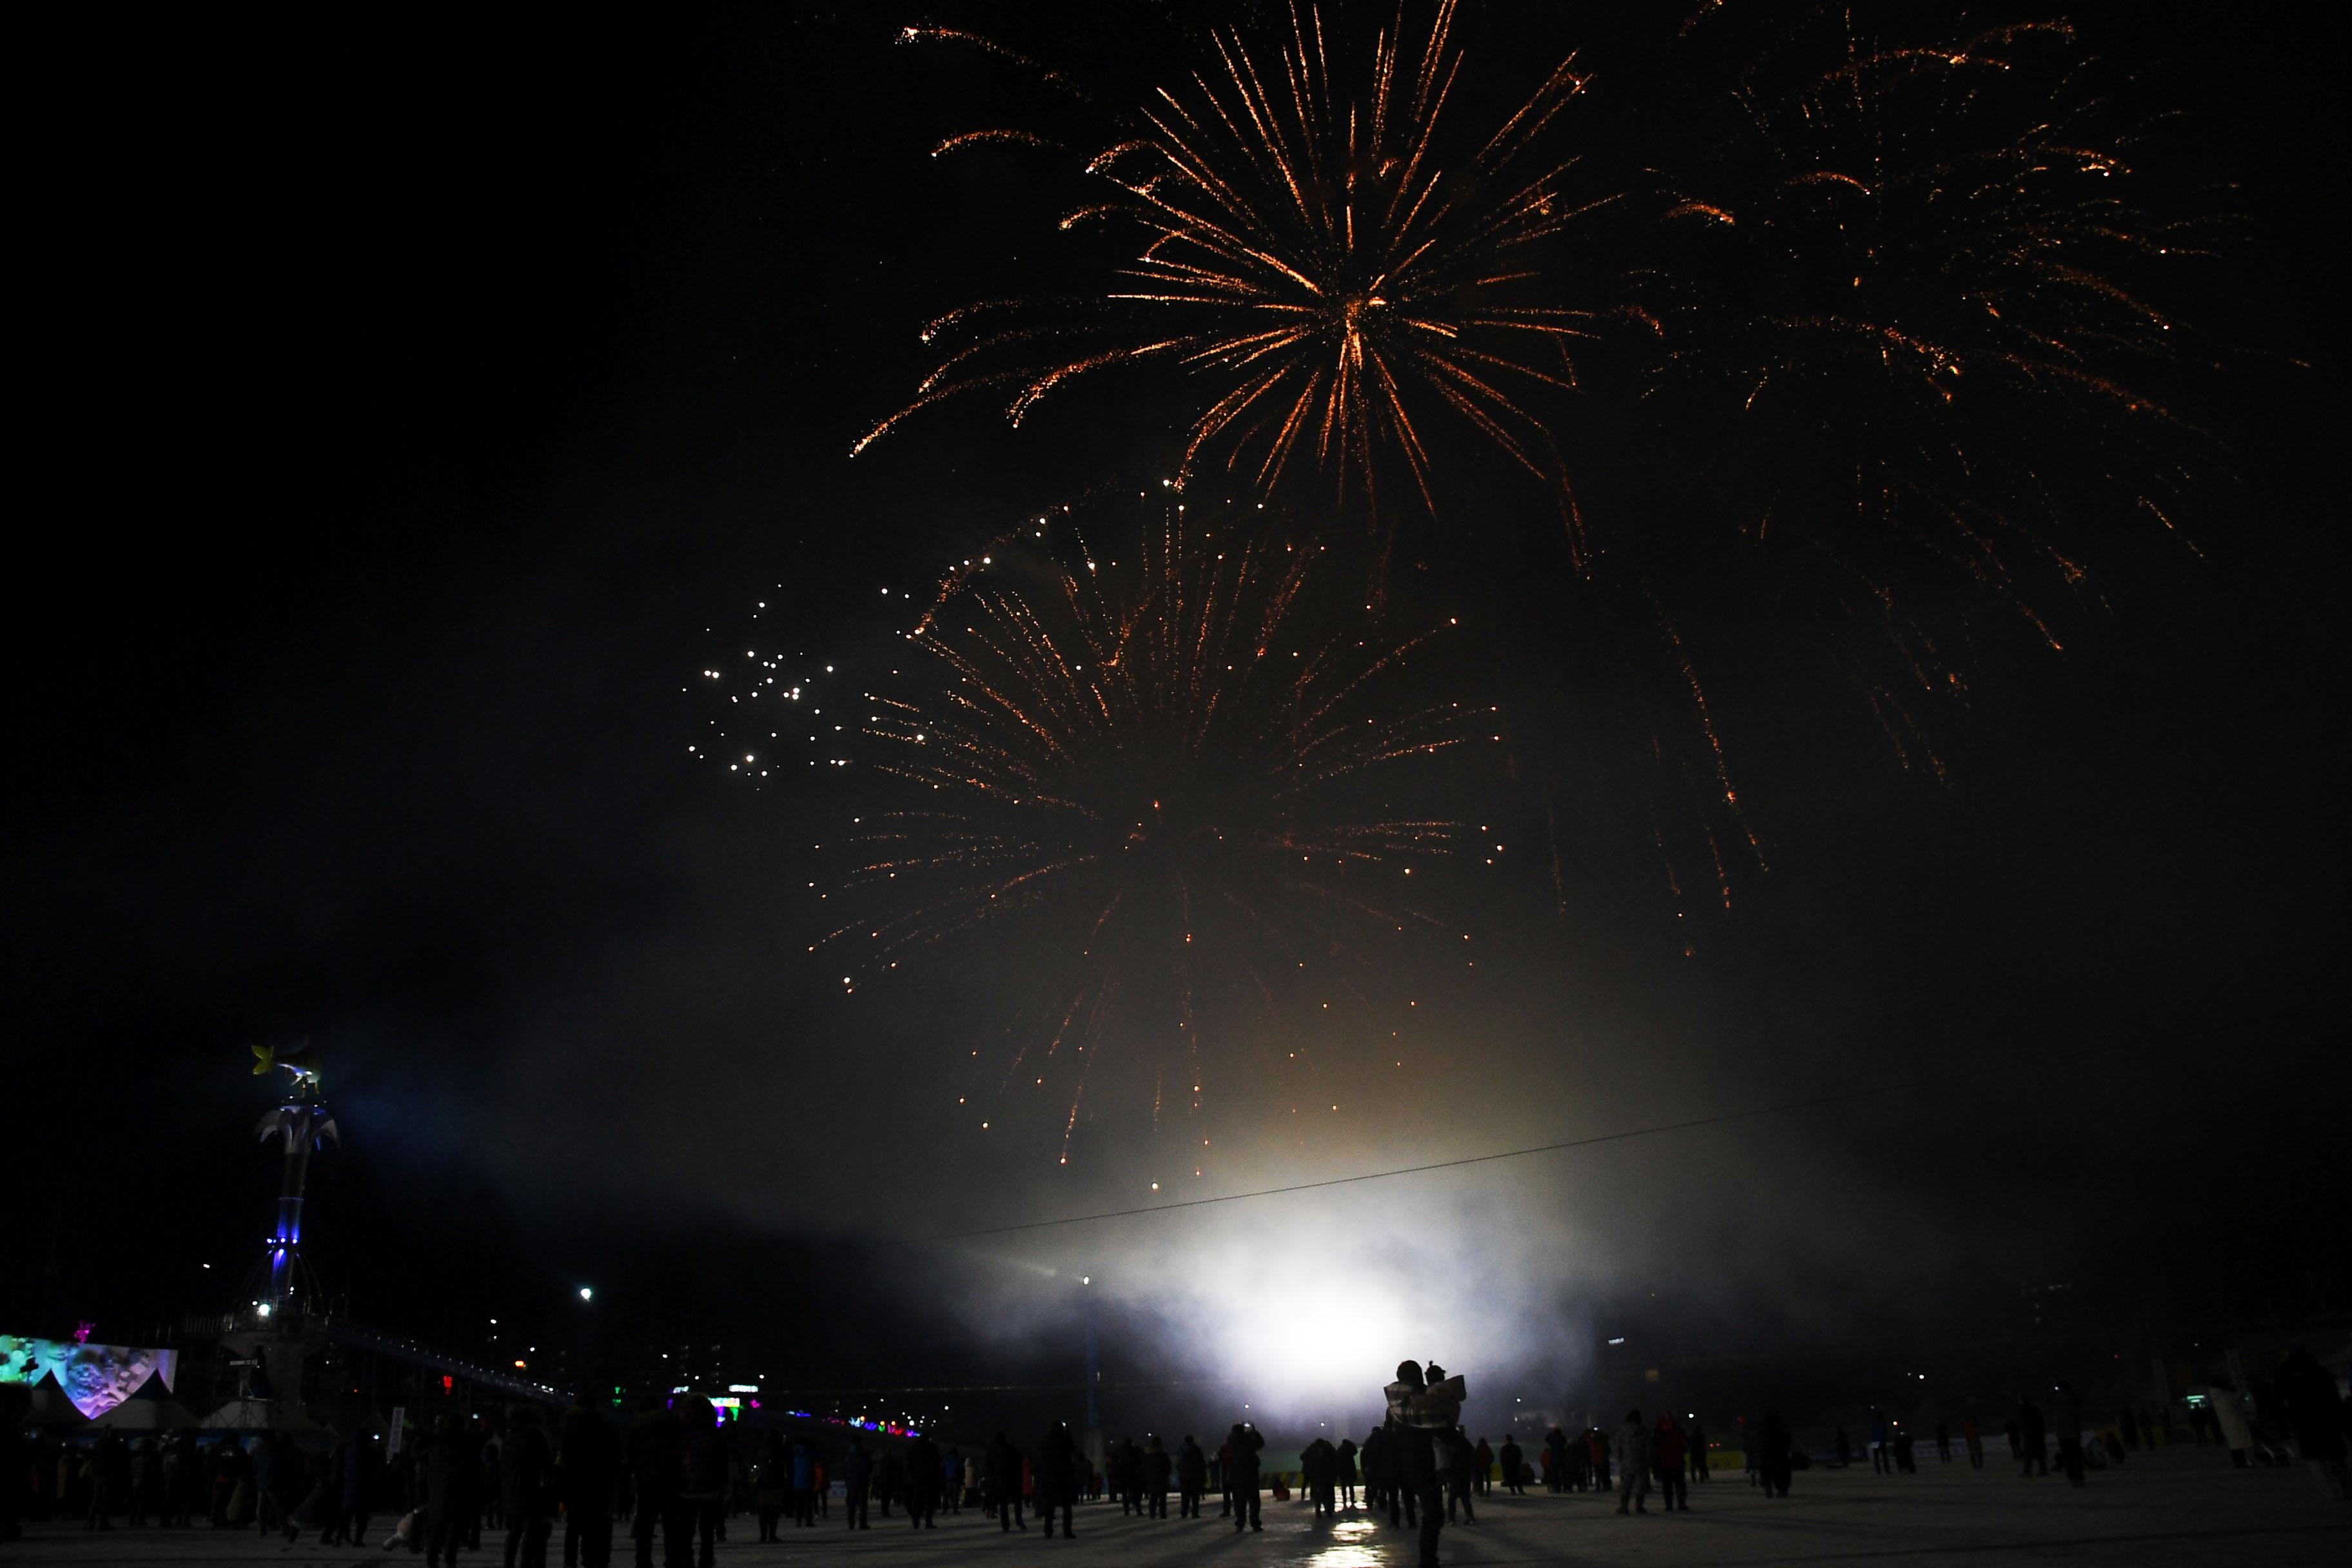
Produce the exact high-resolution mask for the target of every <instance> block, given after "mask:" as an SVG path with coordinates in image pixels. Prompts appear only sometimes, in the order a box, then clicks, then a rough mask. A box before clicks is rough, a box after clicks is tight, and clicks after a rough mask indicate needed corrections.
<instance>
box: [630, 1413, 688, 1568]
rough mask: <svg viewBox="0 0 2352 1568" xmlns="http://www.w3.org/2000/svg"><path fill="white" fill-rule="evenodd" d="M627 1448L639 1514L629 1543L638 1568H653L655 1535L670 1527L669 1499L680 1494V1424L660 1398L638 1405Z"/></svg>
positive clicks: (632, 1525)
mask: <svg viewBox="0 0 2352 1568" xmlns="http://www.w3.org/2000/svg"><path fill="white" fill-rule="evenodd" d="M624 1447H625V1452H626V1454H627V1458H628V1464H629V1483H630V1487H631V1489H632V1491H633V1493H634V1495H635V1499H636V1510H637V1511H636V1517H635V1518H634V1519H633V1520H631V1521H630V1522H629V1539H630V1541H631V1542H633V1543H634V1544H635V1547H636V1568H654V1531H656V1530H661V1529H666V1528H667V1524H668V1521H669V1505H670V1499H671V1497H672V1496H673V1495H674V1494H675V1493H676V1492H677V1422H676V1421H674V1420H673V1419H672V1418H671V1416H670V1413H669V1411H668V1410H667V1409H666V1408H664V1406H663V1405H662V1402H661V1401H660V1399H659V1398H657V1397H656V1396H654V1395H652V1394H648V1395H646V1397H645V1398H644V1399H641V1400H639V1401H638V1402H637V1413H636V1415H634V1416H632V1417H630V1419H629V1433H628V1437H627V1440H626V1442H625V1445H624ZM664 1555H665V1556H668V1555H672V1553H669V1552H665V1553H664Z"/></svg>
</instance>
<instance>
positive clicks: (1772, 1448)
mask: <svg viewBox="0 0 2352 1568" xmlns="http://www.w3.org/2000/svg"><path fill="white" fill-rule="evenodd" d="M1756 1441H1757V1444H1758V1446H1759V1452H1758V1454H1757V1456H1756V1470H1757V1475H1758V1477H1759V1479H1760V1480H1761V1481H1762V1482H1763V1486H1764V1495H1765V1496H1766V1497H1787V1496H1788V1495H1789V1478H1790V1475H1791V1473H1792V1470H1793V1467H1792V1466H1791V1465H1790V1449H1791V1448H1792V1447H1794V1446H1795V1445H1794V1442H1793V1440H1792V1439H1791V1438H1790V1436H1789V1424H1788V1423H1787V1422H1785V1421H1783V1420H1781V1419H1780V1411H1779V1410H1777V1409H1768V1410H1766V1411H1765V1412H1764V1419H1763V1420H1762V1421H1761V1422H1760V1423H1759V1424H1758V1426H1757V1432H1756Z"/></svg>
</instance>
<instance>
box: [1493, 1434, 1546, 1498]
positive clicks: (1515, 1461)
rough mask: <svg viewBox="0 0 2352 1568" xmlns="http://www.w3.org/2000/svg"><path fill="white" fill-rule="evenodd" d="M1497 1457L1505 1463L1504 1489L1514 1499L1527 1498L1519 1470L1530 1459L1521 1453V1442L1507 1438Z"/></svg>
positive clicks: (1510, 1437) (1526, 1490) (1513, 1438)
mask: <svg viewBox="0 0 2352 1568" xmlns="http://www.w3.org/2000/svg"><path fill="white" fill-rule="evenodd" d="M1555 1430H1556V1428H1555ZM1497 1457H1498V1458H1501V1460H1502V1461H1503V1489H1504V1490H1505V1491H1507V1492H1508V1493H1510V1494H1511V1495H1512V1496H1513V1497H1525V1496H1527V1495H1528V1489H1527V1485H1526V1483H1525V1482H1523V1481H1522V1480H1521V1479H1519V1468H1520V1467H1521V1466H1523V1465H1525V1464H1526V1463H1527V1462H1528V1457H1527V1456H1526V1455H1525V1454H1523V1453H1521V1452H1520V1451H1519V1440H1518V1439H1517V1437H1514V1436H1505V1437H1504V1438H1503V1451H1502V1453H1501V1454H1500V1455H1499V1456H1497Z"/></svg>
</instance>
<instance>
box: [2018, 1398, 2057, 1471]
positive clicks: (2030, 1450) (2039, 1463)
mask: <svg viewBox="0 0 2352 1568" xmlns="http://www.w3.org/2000/svg"><path fill="white" fill-rule="evenodd" d="M2017 1443H2018V1456H2019V1463H2018V1468H2017V1473H2018V1474H2019V1475H2021V1476H2031V1475H2035V1474H2040V1475H2044V1476H2046V1475H2048V1474H2049V1473H2050V1445H2049V1431H2048V1424H2047V1422H2046V1421H2045V1419H2044V1418H2043V1416H2042V1406H2040V1405H2036V1404H2034V1403H2033V1399H2032V1395H2030V1394H2029V1395H2028V1396H2027V1397H2025V1398H2024V1399H2021V1400H2020V1401H2018V1405H2017Z"/></svg>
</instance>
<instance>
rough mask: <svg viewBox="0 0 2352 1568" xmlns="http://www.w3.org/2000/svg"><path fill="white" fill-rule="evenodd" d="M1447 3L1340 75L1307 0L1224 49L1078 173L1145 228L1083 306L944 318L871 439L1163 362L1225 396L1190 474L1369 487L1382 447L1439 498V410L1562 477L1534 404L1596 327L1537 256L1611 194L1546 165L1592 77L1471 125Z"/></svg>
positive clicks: (1426, 495)
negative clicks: (982, 393)
mask: <svg viewBox="0 0 2352 1568" xmlns="http://www.w3.org/2000/svg"><path fill="white" fill-rule="evenodd" d="M1453 26H1454V0H1442V3H1441V4H1440V5H1438V7H1437V9H1436V13H1435V15H1434V16H1433V19H1432V21H1431V23H1430V26H1429V27H1428V29H1427V30H1426V32H1425V33H1423V34H1422V35H1420V36H1419V37H1418V39H1417V41H1409V40H1408V38H1407V37H1406V29H1405V24H1404V20H1403V17H1402V12H1400V14H1399V16H1398V19H1397V21H1396V23H1395V25H1394V26H1391V27H1389V28H1386V29H1384V30H1382V31H1381V33H1380V34H1379V35H1378V36H1377V37H1376V38H1374V39H1373V40H1372V41H1371V44H1370V48H1369V49H1368V50H1365V51H1363V52H1362V53H1361V55H1360V58H1355V59H1353V60H1352V61H1349V60H1346V59H1344V58H1343V62H1342V67H1341V68H1340V69H1339V71H1337V72H1335V70H1334V68H1333V65H1332V56H1333V54H1334V53H1335V52H1338V53H1343V54H1344V51H1342V50H1335V49H1334V48H1333V47H1329V46H1328V45H1327V41H1326V38H1325V34H1324V26H1323V18H1322V16H1321V14H1320V12H1319V11H1318V10H1316V9H1313V8H1309V9H1307V11H1305V12H1304V13H1301V12H1299V11H1297V10H1295V9H1294V10H1293V11H1292V13H1291V15H1290V27H1289V32H1288V37H1287V38H1286V41H1285V42H1284V43H1282V44H1281V45H1280V47H1277V48H1276V49H1273V50H1271V51H1268V50H1266V49H1265V48H1263V47H1253V46H1252V45H1251V44H1250V42H1248V41H1247V40H1246V39H1244V37H1241V36H1239V35H1237V34H1223V35H1219V36H1217V37H1216V53H1217V58H1216V63H1215V65H1214V67H1213V68H1210V69H1207V70H1203V71H1200V72H1196V73H1194V75H1193V76H1192V79H1191V81H1190V83H1189V85H1188V86H1186V87H1184V88H1181V89H1161V90H1160V92H1159V94H1158V95H1157V97H1156V98H1155V99H1154V100H1152V101H1151V102H1150V103H1149V104H1148V105H1147V106H1146V107H1145V108H1144V109H1143V110H1141V111H1140V113H1139V115H1138V117H1137V120H1136V122H1135V123H1134V124H1133V125H1132V126H1131V127H1129V134H1126V135H1124V136H1123V137H1121V138H1120V139H1119V140H1118V141H1117V142H1115V143H1114V144H1113V145H1111V146H1109V147H1108V149H1107V150H1105V151H1103V152H1101V153H1097V155H1096V156H1095V157H1094V158H1093V160H1092V161H1091V162H1090V163H1088V164H1087V173H1088V174H1091V175H1094V176H1096V177H1097V178H1099V179H1100V180H1102V181H1104V182H1106V183H1107V184H1108V187H1109V189H1108V192H1107V193H1106V196H1105V199H1103V200H1100V201H1097V202H1092V203H1089V204H1088V205H1085V206H1083V207H1082V208H1080V209H1079V210H1078V211H1076V212H1075V213H1073V214H1072V215H1070V216H1069V217H1067V218H1066V219H1065V220H1064V226H1065V227H1068V226H1072V225H1073V224H1076V223H1078V222H1081V221H1087V220H1091V219H1097V218H1124V219H1127V220H1129V221H1131V222H1132V223H1134V224H1135V225H1136V226H1139V229H1140V231H1141V235H1140V243H1139V247H1138V248H1137V249H1136V250H1135V251H1134V253H1133V254H1132V256H1131V258H1129V261H1128V262H1127V264H1126V265H1125V266H1124V267H1123V268H1121V271H1120V280H1119V282H1118V284H1116V285H1114V286H1113V287H1112V288H1111V289H1108V290H1107V292H1106V294H1105V296H1104V297H1103V298H1101V299H1099V300H1095V301H1092V302H1091V308H1090V309H1087V310H1084V311H1080V312H1076V313H1073V312H1072V311H1071V310H1068V309H1066V308H1056V309H1055V310H1053V311H1051V312H1047V311H1044V310H1031V309H1028V308H1026V307H1023V306H1017V305H1016V306H1013V307H1011V308H1010V309H1009V310H1007V309H1006V308H1005V307H996V308H990V307H979V308H972V309H968V310H960V311H957V312H955V313H954V314H952V315H950V316H949V317H945V318H942V319H941V320H940V321H937V322H934V323H932V326H931V327H930V329H929V330H928V331H926V332H925V334H924V336H925V341H926V342H940V344H942V346H944V347H946V348H947V349H949V351H950V352H949V353H948V357H947V358H946V359H945V361H944V362H943V363H941V364H940V367H939V369H938V370H937V371H936V372H934V374H932V376H931V377H930V379H929V380H928V381H926V382H925V383H924V384H923V385H922V386H921V387H920V388H919V393H918V396H917V398H916V400H915V401H914V402H913V403H912V404H910V405H908V407H906V408H904V409H901V410H900V411H898V413H897V414H894V415H892V416H890V417H889V418H887V419H885V420H883V421H882V422H881V423H880V424H879V425H877V426H875V427H874V428H873V429H872V430H871V431H869V432H868V433H867V434H866V437H864V439H862V440H861V441H859V442H858V443H857V448H856V449H858V450H863V449H864V448H865V447H866V446H867V445H868V444H870V443H871V442H873V441H874V440H876V439H877V438H878V437H881V436H882V435H883V434H885V433H886V432H887V431H888V430H890V429H891V428H892V427H893V426H896V425H897V424H898V422H899V421H900V420H902V419H904V418H905V417H907V416H908V415H909V414H911V413H913V412H914V411H915V410H917V409H919V408H922V407H925V406H928V405H930V404H933V403H937V402H940V401H942V400H944V399H946V398H950V397H952V396H955V395H959V394H961V393H964V392H968V391H972V390H976V389H981V388H1000V389H1006V390H1010V391H1011V392H1012V398H1011V401H1010V403H1009V405H1007V408H1006V414H1007V416H1008V417H1009V418H1010V419H1012V421H1013V423H1015V424H1016V425H1017V424H1018V423H1020V421H1021V420H1022V418H1023V417H1024V416H1025V415H1026V414H1027V413H1028V412H1029V411H1030V410H1031V409H1032V408H1034V406H1035V405H1037V404H1038V403H1039V401H1040V400H1042V399H1044V398H1045V397H1046V396H1048V395H1051V394H1053V393H1055V392H1056V391H1058V390H1060V389H1062V388H1064V387H1066V386H1067V385H1069V384H1071V383H1072V382H1073V381H1075V380H1076V379H1077V378H1079V377H1081V376H1083V375H1086V374H1089V373H1092V372H1096V371H1100V370H1105V369H1109V368H1112V367H1115V366H1121V365H1130V364H1138V363H1165V364H1171V365H1175V366H1178V367H1181V369H1182V370H1183V371H1185V372H1187V373H1189V374H1190V375H1191V376H1192V377H1193V378H1196V379H1197V380H1199V381H1200V382H1201V383H1202V384H1204V385H1206V386H1207V387H1208V388H1209V389H1210V390H1209V392H1208V393H1207V395H1205V397H1204V400H1203V404H1202V405H1200V406H1198V407H1197V410H1196V412H1195V413H1194V414H1193V415H1192V420H1191V428H1190V431H1189V434H1188V438H1187V441H1186V445H1185V449H1184V470H1185V472H1186V474H1187V475H1189V474H1190V473H1191V472H1192V470H1193V469H1194V468H1195V467H1196V466H1197V465H1198V464H1199V463H1200V462H1202V460H1203V458H1205V457H1206V455H1207V454H1209V453H1210V452H1211V451H1213V450H1217V451H1222V452H1223V460H1224V463H1225V465H1226V466H1227V467H1228V468H1232V469H1234V470H1236V471H1238V472H1240V473H1242V474H1244V475H1245V476H1246V477H1247V478H1248V479H1250V480H1251V481H1252V482H1254V483H1255V485H1257V486H1258V487H1259V488H1260V489H1267V488H1270V487H1272V486H1273V485H1274V484H1275V483H1276V480H1278V479H1280V478H1281V477H1282V476H1283V474H1284V473H1285V472H1286V469H1288V468H1289V467H1290V466H1291V464H1292V463H1293V462H1294V460H1296V459H1298V458H1301V456H1302V455H1309V456H1311V458H1312V459H1313V461H1314V463H1315V464H1316V466H1317V467H1318V468H1321V469H1324V470H1326V471H1328V472H1329V473H1331V474H1332V475H1333V476H1334V477H1335V478H1336V480H1337V483H1338V485H1339V490H1340V493H1341V494H1342V495H1343V496H1344V495H1345V494H1347V493H1348V491H1349V488H1350V486H1351V485H1352V486H1353V487H1354V488H1355V489H1357V490H1358V491H1360V493H1362V494H1363V495H1364V496H1366V497H1367V498H1368V499H1370V498H1372V497H1373V496H1374V493H1375V489H1376V487H1375V483H1374V472H1375V462H1374V458H1375V453H1376V452H1379V451H1393V452H1394V453H1396V454H1398V455H1399V456H1401V457H1402V459H1403V461H1404V463H1405V465H1406V467H1407V468H1408V470H1409V471H1410V473H1411V476H1412V483H1413V487H1414V489H1415V490H1416V491H1417V492H1418V493H1419V495H1420V496H1421V498H1422V500H1423V504H1425V505H1426V504H1429V500H1430V472H1429V471H1430V450H1429V446H1428V443H1427V441H1426V440H1425V439H1424V437H1423V428H1422V419H1423V417H1425V416H1426V415H1427V414H1428V413H1429V412H1430V411H1433V410H1444V411H1445V412H1447V413H1450V414H1452V415H1454V416H1458V417H1459V418H1461V419H1462V420H1464V421H1466V422H1467V424H1468V425H1469V426H1472V427H1473V428H1474V429H1475V431H1476V432H1477V433H1478V434H1479V435H1480V436H1481V437H1484V438H1485V439H1486V441H1488V442H1490V443H1491V444H1492V445H1493V446H1494V447H1496V448H1499V449H1500V450H1501V451H1503V452H1505V453H1507V454H1508V455H1509V456H1510V458H1512V459H1513V460H1514V461H1516V462H1517V463H1518V464H1519V465H1521V466H1522V467H1524V468H1527V469H1528V471H1529V472H1531V473H1533V474H1535V475H1537V476H1538V478H1540V479H1544V480H1546V481H1547V482H1549V483H1553V484H1559V485H1561V486H1563V487H1564V485H1565V475H1564V473H1563V472H1562V468H1561V465H1560V462H1559V455H1558V453H1557V451H1556V449H1555V446H1554V442H1553V440H1552V437H1551V435H1550V433H1549V429H1548V428H1547V426H1546V422H1545V419H1544V417H1543V416H1542V415H1541V414H1540V413H1539V412H1538V409H1537V407H1536V406H1535V405H1534V403H1533V401H1532V399H1533V398H1535V397H1536V396H1538V395H1543V394H1545V393H1547V392H1548V391H1559V390H1564V389H1567V388H1569V387H1571V386H1572V385H1573V384H1574V382H1575V374H1576V371H1575V364H1574V362H1573V360H1572V359H1571V357H1570V346H1571V344H1572V343H1573V342H1575V340H1577V339H1578V338H1580V337H1582V336H1585V335H1588V333H1589V331H1590V329H1591V324H1592V317H1591V314H1590V313H1588V312H1586V311H1582V310H1571V309H1566V308H1562V307H1560V306H1559V305H1557V304H1554V303H1551V302H1549V301H1550V300H1552V299H1553V298H1554V296H1555V295H1556V293H1557V288H1556V285H1557V283H1558V281H1559V271H1558V269H1557V268H1553V267H1551V266H1549V264H1548V262H1547V258H1546V257H1545V254H1544V253H1545V250H1546V248H1547V247H1546V243H1545V242H1547V241H1549V240H1550V239H1551V238H1553V237H1555V236H1558V235H1559V234H1560V233H1561V232H1562V231H1563V230H1564V229H1565V228H1567V227H1568V226H1569V225H1570V224H1571V223H1572V222H1573V221H1574V220H1575V219H1576V218H1577V217H1578V216H1579V215H1580V213H1582V212H1584V211H1586V210H1588V209H1589V208H1591V206H1594V205H1600V201H1599V200H1586V201H1580V200H1578V199H1575V198H1573V197H1572V196H1571V195H1570V194H1569V191H1568V185H1569V175H1570V169H1571V167H1572V166H1573V163H1574V160H1573V159H1570V158H1563V157H1560V156H1559V155H1557V153H1554V152H1552V151H1549V147H1550V143H1551V142H1552V141H1553V139H1554V138H1553V136H1552V134H1551V132H1553V131H1554V128H1555V124H1556V121H1558V119H1559V115H1560V112H1561V111H1562V110H1564V109H1565V108H1566V107H1567V106H1568V105H1569V103H1570V101H1571V100H1574V99H1575V98H1576V96H1577V95H1578V94H1579V93H1580V91H1581V90H1582V89H1583V87H1584V79H1583V78H1582V77H1581V76H1580V75H1579V74H1578V73H1577V71H1576V70H1575V69H1574V68H1573V61H1572V59H1570V60H1564V61H1562V62H1560V63H1559V65H1558V66H1557V67H1556V68H1554V69H1553V70H1552V71H1551V72H1550V73H1549V75H1548V76H1547V77H1546V78H1545V79H1544V80H1543V82H1542V84H1541V85H1540V86H1538V88H1537V89H1535V91H1534V93H1533V94H1532V95H1531V96H1530V97H1529V98H1528V99H1527V100H1526V101H1525V102H1523V103H1522V104H1520V105H1519V107H1518V109H1517V111H1516V112H1514V113H1512V114H1510V115H1508V116H1507V117H1506V118H1504V119H1503V120H1502V121H1500V122H1499V123H1488V124H1486V125H1483V126H1478V127H1475V128H1470V127H1462V128H1461V130H1460V132H1458V133H1457V122H1460V121H1466V120H1468V119H1469V118H1471V116H1472V115H1473V114H1474V113H1475V110H1471V109H1468V108H1464V107H1457V105H1458V104H1459V103H1460V100H1461V99H1462V98H1463V97H1464V93H1463V90H1462V89H1461V79H1462V74H1463V56H1462V53H1461V51H1460V50H1459V49H1457V48H1455V47H1453V45H1452V43H1451V41H1450V39H1451V34H1452V29H1453ZM1006 134H1009V133H1003V132H983V133H981V135H982V139H988V140H997V139H1002V138H1003V136H1004V135H1006ZM972 140H973V138H971V137H970V136H966V137H958V138H952V139H950V142H948V143H947V144H946V146H945V147H943V148H942V150H943V151H945V150H947V149H948V148H952V147H955V146H960V145H965V144H970V142H971V141H972ZM1603 199H1605V198H1603ZM1563 493H1564V489H1563Z"/></svg>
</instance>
